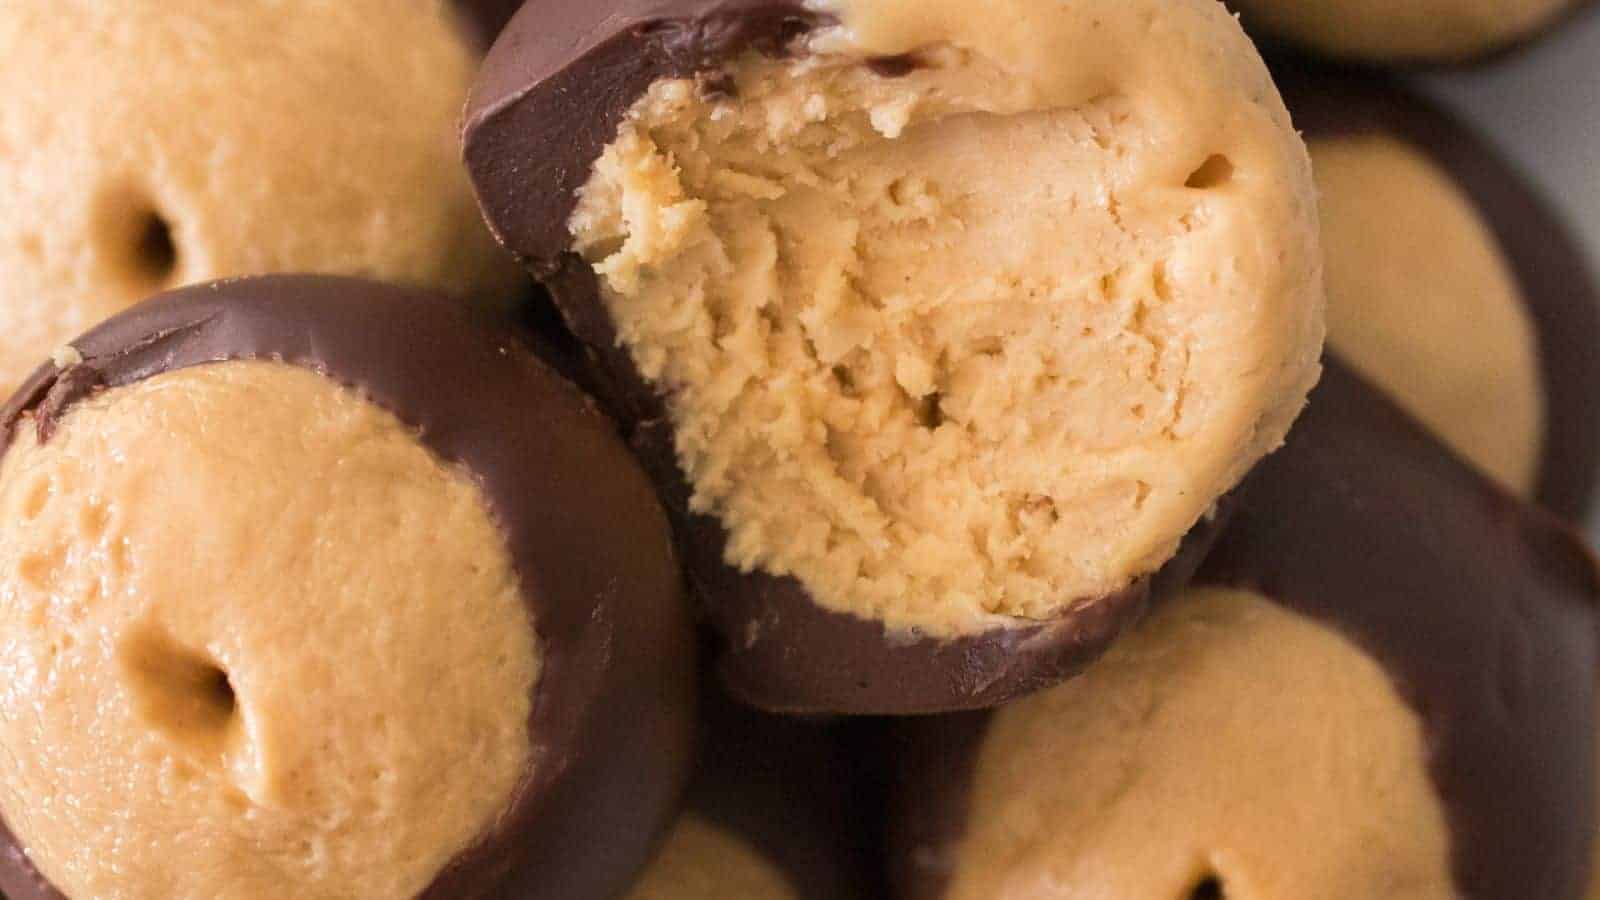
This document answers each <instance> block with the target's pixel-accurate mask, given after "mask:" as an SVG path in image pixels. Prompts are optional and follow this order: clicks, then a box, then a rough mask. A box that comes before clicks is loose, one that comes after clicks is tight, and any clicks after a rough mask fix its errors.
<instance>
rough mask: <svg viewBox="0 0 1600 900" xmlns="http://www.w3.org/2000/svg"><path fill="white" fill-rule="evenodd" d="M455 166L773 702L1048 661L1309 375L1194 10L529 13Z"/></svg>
mask: <svg viewBox="0 0 1600 900" xmlns="http://www.w3.org/2000/svg"><path fill="white" fill-rule="evenodd" d="M465 141H466V158H467V161H468V166H469V168H470V169H471V171H472V175H473V179H474V182H475V184H476V187H477V190H478V195H479V200H480V203H481V204H482V206H483V208H484V210H485V213H486V215H487V218H488V220H489V222H490V224H491V226H492V227H493V228H494V229H495V231H496V232H497V234H498V235H499V236H500V238H501V239H502V240H503V241H504V242H505V243H506V244H507V245H508V246H509V247H510V248H511V249H513V250H514V251H516V252H517V253H518V254H519V255H520V256H521V257H522V258H523V259H524V260H525V261H526V262H527V263H528V264H529V265H530V267H531V268H532V270H533V271H534V273H535V274H536V275H538V276H540V277H541V278H542V279H543V280H544V281H545V282H546V284H547V285H548V286H549V287H550V289H551V291H552V293H553V294H554V296H555V300H556V302H557V304H558V305H560V307H561V308H562V310H563V312H564V314H565V316H566V319H567V321H568V323H569V325H570V326H571V328H572V329H573V330H574V331H575V332H576V334H577V335H578V337H579V338H581V339H582V340H583V341H585V342H586V343H587V344H588V346H589V348H590V350H591V353H592V355H593V357H594V360H595V363H596V366H597V369H598V370H599V373H600V376H599V377H600V381H602V382H603V383H605V384H607V385H608V386H609V387H608V390H607V391H606V392H605V393H606V395H607V399H608V400H609V401H610V403H611V404H612V405H613V406H614V407H615V408H616V409H617V410H619V411H620V414H621V416H622V417H623V418H624V419H625V420H626V421H627V422H629V423H630V424H631V425H632V426H633V427H634V429H635V430H634V443H635V446H636V447H637V448H638V449H639V451H640V452H641V454H642V455H643V456H644V457H645V459H646V461H647V464H649V465H650V466H651V467H652V468H653V470H654V471H655V472H656V473H657V477H658V480H659V481H661V482H662V483H663V485H665V486H667V488H668V494H669V495H670V496H671V497H672V498H673V499H672V502H671V503H670V504H669V505H670V506H671V507H672V508H673V511H674V512H675V513H676V514H677V515H678V516H679V518H680V525H681V527H680V530H679V531H680V538H681V539H682V541H683V543H684V545H685V547H686V554H687V556H688V562H689V567H690V571H691V577H692V579H693V581H694V582H695V583H696V585H697V587H698V588H699V591H700V593H701V595H702V597H703V599H704V602H705V604H706V605H707V607H708V608H709V611H710V614H711V618H712V619H713V621H714V622H715V623H716V624H717V626H718V627H719V628H720V630H721V631H722V633H723V635H724V637H725V640H726V644H727V649H726V653H725V655H724V657H723V658H722V661H721V666H722V672H723V674H724V676H725V677H726V679H727V682H728V684H729V686H730V687H731V688H732V690H733V691H734V692H735V693H736V694H738V695H740V696H741V697H742V698H744V699H745V700H747V701H749V702H753V703H755V704H757V705H760V706H763V707H766V708H769V709H775V710H781V711H801V712H806V711H812V712H815V711H836V712H887V713H907V712H925V711H934V710H947V709H956V708H974V707H984V706H990V705H993V704H995V703H999V702H1001V701H1004V700H1006V699H1008V698H1011V697H1015V696H1018V695H1021V694H1024V693H1027V692H1028V691H1031V690H1035V689H1037V688H1040V687H1043V686H1045V685H1049V684H1052V683H1054V682H1056V681H1059V680H1060V679H1062V678H1064V677H1067V676H1068V675H1070V674H1072V673H1073V672H1075V671H1077V670H1078V669H1079V668H1081V666H1082V665H1084V664H1085V663H1086V662H1087V661H1089V660H1090V659H1092V658H1093V657H1094V656H1096V655H1098V653H1099V652H1101V651H1102V650H1103V648H1104V647H1105V646H1106V645H1107V644H1108V643H1109V642H1110V641H1111V640H1112V639H1113V638H1114V637H1115V636H1116V634H1117V633H1118V632H1119V631H1120V630H1121V629H1122V628H1123V627H1124V625H1125V624H1127V623H1128V622H1129V621H1131V620H1132V619H1133V618H1135V617H1136V614H1137V613H1138V611H1139V610H1140V609H1142V607H1143V605H1144V602H1145V600H1146V598H1147V596H1148V594H1149V593H1150V585H1151V583H1152V580H1153V579H1154V578H1156V576H1157V575H1158V573H1161V572H1162V570H1163V567H1164V566H1166V565H1167V564H1168V563H1169V561H1170V560H1172V559H1173V558H1174V556H1175V554H1177V553H1178V551H1179V547H1180V545H1181V544H1182V543H1183V542H1184V540H1185V537H1186V536H1192V540H1191V544H1196V543H1203V540H1204V531H1205V527H1204V523H1206V522H1207V520H1208V517H1209V516H1210V515H1211V512H1212V510H1213V508H1214V504H1215V503H1216V501H1217V500H1218V498H1219V497H1221V496H1222V495H1223V494H1224V493H1226V492H1227V491H1228V490H1229V489H1230V488H1231V487H1232V486H1233V485H1234V484H1235V482H1237V481H1238V479H1239V478H1240V477H1241V476H1242V475H1243V474H1244V473H1245V472H1246V471H1248V470H1249V469H1250V467H1251V466H1252V465H1253V464H1254V463H1255V462H1256V461H1257V460H1258V459H1259V458H1260V457H1261V456H1262V455H1263V454H1265V453H1267V452H1268V451H1270V450H1271V449H1272V448H1274V447H1275V446H1276V445H1277V444H1278V443H1279V442H1280V440H1281V439H1282V437H1283V435H1284V433H1285V431H1286V430H1287V429H1288V427H1289V424H1290V423H1291V422H1292V421H1293V419H1294V417H1295V415H1296V414H1297V413H1298V411H1299V410H1300V407H1301V405H1302V403H1303V401H1304V399H1305V394H1306V391H1307V389H1308V388H1309V387H1310V385H1311V384H1312V383H1313V382H1314V381H1315V378H1316V375H1317V371H1318V362H1317V361H1318V354H1319V350H1320V347H1321V342H1322V294H1321V288H1320V274H1319V262H1318V260H1319V257H1318V251H1317V238H1316V211H1315V203H1314V199H1313V192H1312V188H1311V178H1310V171H1309V166H1308V162H1307V159H1306V155H1305V150H1304V147H1303V146H1302V145H1301V143H1300V140H1299V138H1298V137H1297V136H1296V134H1295V132H1294V130H1293V129H1292V127H1291V126H1290V123H1289V118H1288V116H1287V114H1286V113H1285V111H1284V108H1283V105H1282V103H1281V102H1280V101H1279V99H1278V95H1277V92H1276V90H1275V89H1274V88H1273V86H1272V82H1271V79H1270V78H1269V77H1268V74H1267V72H1266V69H1265V68H1264V66H1263V65H1262V63H1261V60H1260V59H1259V57H1258V56H1257V55H1256V52H1255V50H1254V48H1253V47H1252V46H1251V45H1250V43H1249V41H1248V40H1247V39H1246V38H1245V37H1244V35H1243V33H1242V32H1241V31H1240V30H1239V28H1238V26H1237V25H1236V24H1235V22H1234V21H1233V19H1232V18H1231V17H1230V16H1229V15H1228V14H1227V12H1226V11H1225V10H1224V9H1223V8H1222V6H1221V5H1220V4H1218V3H1215V2H1213V0H1180V2H1171V0H1136V2H1128V0H1070V2H1062V3H1048V4H1040V3H1034V2H1024V0H1008V2H1003V3H999V4H996V3H993V2H981V3H980V2H974V0H935V2H924V3H914V4H911V3H903V2H889V0H856V2H846V3H833V4H805V5H801V4H798V3H784V2H754V0H745V2H732V3H729V2H709V0H678V2H672V3H667V4H661V3H656V2H615V0H613V2H600V3H594V2H575V0H561V2H542V3H533V4H530V5H529V6H527V7H525V8H524V10H523V12H522V13H520V14H519V16H518V17H517V18H516V19H514V20H513V21H512V23H511V24H510V25H509V26H508V28H507V30H506V31H505V32H504V33H503V35H502V37H501V39H500V41H499V43H497V44H496V46H495V48H494V49H493V50H492V51H491V52H490V56H489V58H488V59H487V61H486V65H485V68H484V71H483V72H482V74H481V75H480V79H479V82H478V84H477V86H476V87H475V89H474V94H473V98H472V101H471V104H470V106H469V110H468V117H467V125H466V134H465ZM1164 580H1168V581H1174V582H1176V581H1181V579H1180V578H1166V579H1164Z"/></svg>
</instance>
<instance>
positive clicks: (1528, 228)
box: [1278, 69, 1600, 519]
mask: <svg viewBox="0 0 1600 900" xmlns="http://www.w3.org/2000/svg"><path fill="white" fill-rule="evenodd" d="M1278 84H1279V88H1280V89H1281V90H1282V92H1283V95H1284V100H1285V102H1286V103H1287V104H1288V106H1289V111H1290V112H1291V114H1293V116H1294V121H1295V126H1296V127H1298V128H1300V129H1301V130H1303V131H1304V132H1305V134H1306V137H1307V138H1309V139H1316V138H1319V137H1336V136H1343V135H1368V134H1376V135H1384V136H1388V137H1391V138H1394V139H1397V140H1400V141H1402V142H1404V143H1405V144H1407V145H1409V146H1411V147H1413V148H1414V149H1416V150H1418V151H1420V152H1421V153H1423V154H1424V155H1425V156H1426V157H1427V158H1428V159H1429V160H1431V161H1432V162H1433V163H1434V164H1435V165H1437V166H1439V168H1440V169H1441V170H1443V171H1444V172H1445V173H1447V174H1449V175H1450V176H1451V177H1452V178H1454V179H1455V181H1456V183H1457V184H1458V185H1459V186H1460V188H1461V189H1462V191H1464V192H1465V194H1466V196H1467V198H1468V199H1469V200H1470V201H1471V202H1472V204H1473V206H1474V207H1476V209H1477V212H1478V214H1479V216H1481V217H1482V219H1483V221H1484V223H1485V224H1486V225H1487V226H1488V227H1489V229H1490V231H1492V232H1493V234H1494V237H1495V240H1496V242H1497V243H1498V244H1499V245H1500V248H1501V250H1502V251H1503V252H1504V253H1505V256H1506V260H1507V262H1508V263H1509V264H1510V266H1511V270H1512V273H1513V274H1514V275H1515V277H1516V280H1517V286H1518V288H1520V290H1521V293H1522V296H1523V299H1524V301H1525V302H1526V303H1527V307H1528V312H1529V317H1530V319H1531V321H1532V322H1533V327H1534V333H1535V338H1536V340H1537V342H1538V359H1539V379H1540V383H1541V385H1542V387H1543V389H1544V397H1545V405H1546V409H1545V422H1544V430H1545V433H1544V446H1543V448H1542V450H1541V455H1540V459H1539V470H1538V481H1537V484H1536V486H1535V490H1534V497H1535V498H1536V499H1537V500H1538V501H1539V503H1541V504H1543V505H1544V506H1545V507H1547V508H1549V509H1551V510H1554V511H1555V512H1557V513H1560V514H1561V515H1563V516H1566V517H1568V518H1571V519H1581V518H1582V517H1583V516H1585V515H1586V514H1587V513H1588V511H1589V509H1590V507H1591V506H1592V504H1593V502H1594V494H1595V486H1596V476H1597V475H1600V405H1597V404H1596V402H1595V397H1597V396H1600V354H1597V353H1596V352H1595V349H1594V348H1595V347H1597V346H1600V287H1597V283H1596V280H1595V276H1594V273H1593V271H1592V270H1591V268H1590V266H1589V262H1588V259H1587V258H1586V256H1585V254H1584V251H1583V250H1582V249H1581V248H1580V246H1579V244H1578V242H1577V241H1576V240H1575V239H1574V237H1573V235H1572V232H1571V231H1570V230H1569V229H1568V228H1567V227H1566V226H1565V224H1564V223H1563V222H1562V221H1561V219H1560V217H1559V216H1557V215H1556V214H1555V213H1554V212H1553V211H1552V210H1551V209H1550V207H1549V205H1548V204H1546V203H1545V202H1544V199H1543V198H1542V197H1541V196H1540V195H1539V194H1538V193H1537V192H1536V191H1535V190H1534V189H1533V187H1532V186H1531V185H1530V184H1529V183H1528V181H1527V180H1526V179H1525V178H1523V177H1522V175H1521V174H1520V173H1519V172H1518V171H1517V170H1516V169H1515V167H1513V166H1512V165H1511V164H1510V163H1508V162H1506V160H1505V159H1504V158H1503V157H1501V156H1500V154H1499V153H1497V152H1496V151H1495V150H1494V149H1493V148H1491V147H1490V146H1489V145H1488V144H1487V143H1485V142H1484V141H1483V139H1482V138H1480V137H1479V136H1478V135H1477V134H1476V133H1474V132H1473V131H1472V130H1471V129H1469V128H1468V127H1467V126H1465V125H1464V124H1462V123H1461V122H1460V121H1458V120H1457V119H1455V118H1454V117H1452V116H1450V115H1449V114H1448V113H1446V112H1444V111H1443V110H1441V109H1440V108H1439V107H1437V106H1435V105H1433V104H1432V103H1429V102H1427V101H1426V100H1424V99H1422V98H1421V97H1419V96H1417V95H1416V94H1414V93H1411V92H1410V91H1407V90H1405V89H1404V88H1403V87H1401V86H1400V85H1399V84H1398V83H1397V82H1396V81H1394V80H1392V79H1389V78H1385V77H1382V76H1356V75H1343V76H1340V75H1335V74H1332V73H1329V72H1326V71H1316V70H1310V69H1301V70H1298V71H1296V72H1291V73H1280V74H1279V78H1278Z"/></svg>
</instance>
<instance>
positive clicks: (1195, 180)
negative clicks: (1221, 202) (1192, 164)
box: [1183, 153, 1233, 191]
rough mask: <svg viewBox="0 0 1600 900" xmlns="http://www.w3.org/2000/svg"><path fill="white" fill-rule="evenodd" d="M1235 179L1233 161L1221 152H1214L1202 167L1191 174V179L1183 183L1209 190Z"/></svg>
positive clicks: (1198, 188) (1187, 185)
mask: <svg viewBox="0 0 1600 900" xmlns="http://www.w3.org/2000/svg"><path fill="white" fill-rule="evenodd" d="M1232 180H1233V161H1232V160H1230V159H1228V158H1227V157H1226V156H1223V155H1222V154H1220V153H1217V154H1213V155H1212V156H1211V157H1209V158H1208V159H1207V160H1206V161H1205V162H1203V163H1201V164H1200V168H1198V169H1195V170H1194V171H1193V172H1191V173H1190V174H1189V180H1188V181H1185V182H1184V183H1183V186H1184V187H1188V188H1194V189H1196V190H1202V191H1209V190H1212V189H1214V188H1219V187H1222V186H1224V185H1226V184H1227V183H1228V182H1230V181H1232Z"/></svg>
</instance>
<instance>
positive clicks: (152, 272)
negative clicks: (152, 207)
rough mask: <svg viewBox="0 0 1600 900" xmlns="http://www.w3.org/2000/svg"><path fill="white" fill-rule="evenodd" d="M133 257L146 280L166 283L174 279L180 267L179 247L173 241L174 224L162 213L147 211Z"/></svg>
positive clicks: (154, 282)
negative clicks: (175, 272) (174, 274)
mask: <svg viewBox="0 0 1600 900" xmlns="http://www.w3.org/2000/svg"><path fill="white" fill-rule="evenodd" d="M133 258H134V260H135V261H136V264H137V266H138V268H139V270H140V272H141V273H142V275H143V277H144V278H145V280H146V281H149V282H150V283H152V284H166V283H167V282H168V281H170V280H171V279H172V273H173V272H174V271H176V270H177V268H178V247H177V245H176V244H174V243H173V241H172V226H171V225H170V224H168V223H167V220H166V219H164V218H162V217H161V214H160V213H158V212H154V211H151V212H148V213H145V215H144V217H143V222H141V223H140V225H139V231H138V243H137V245H136V246H135V248H134V257H133Z"/></svg>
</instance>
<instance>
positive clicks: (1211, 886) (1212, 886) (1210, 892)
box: [1186, 875, 1228, 900]
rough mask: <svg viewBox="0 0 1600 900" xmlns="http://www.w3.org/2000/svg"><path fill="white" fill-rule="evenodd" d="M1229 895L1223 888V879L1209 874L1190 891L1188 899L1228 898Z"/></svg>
mask: <svg viewBox="0 0 1600 900" xmlns="http://www.w3.org/2000/svg"><path fill="white" fill-rule="evenodd" d="M1227 896H1228V895H1227V893H1226V892H1225V891H1224V890H1223V889H1222V879H1220V878H1218V877H1217V876H1215V875H1207V876H1206V877H1204V878H1202V879H1200V883H1199V884H1196V885H1195V886H1194V889H1193V890H1191V891H1189V896H1188V897H1187V898H1186V900H1227Z"/></svg>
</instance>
